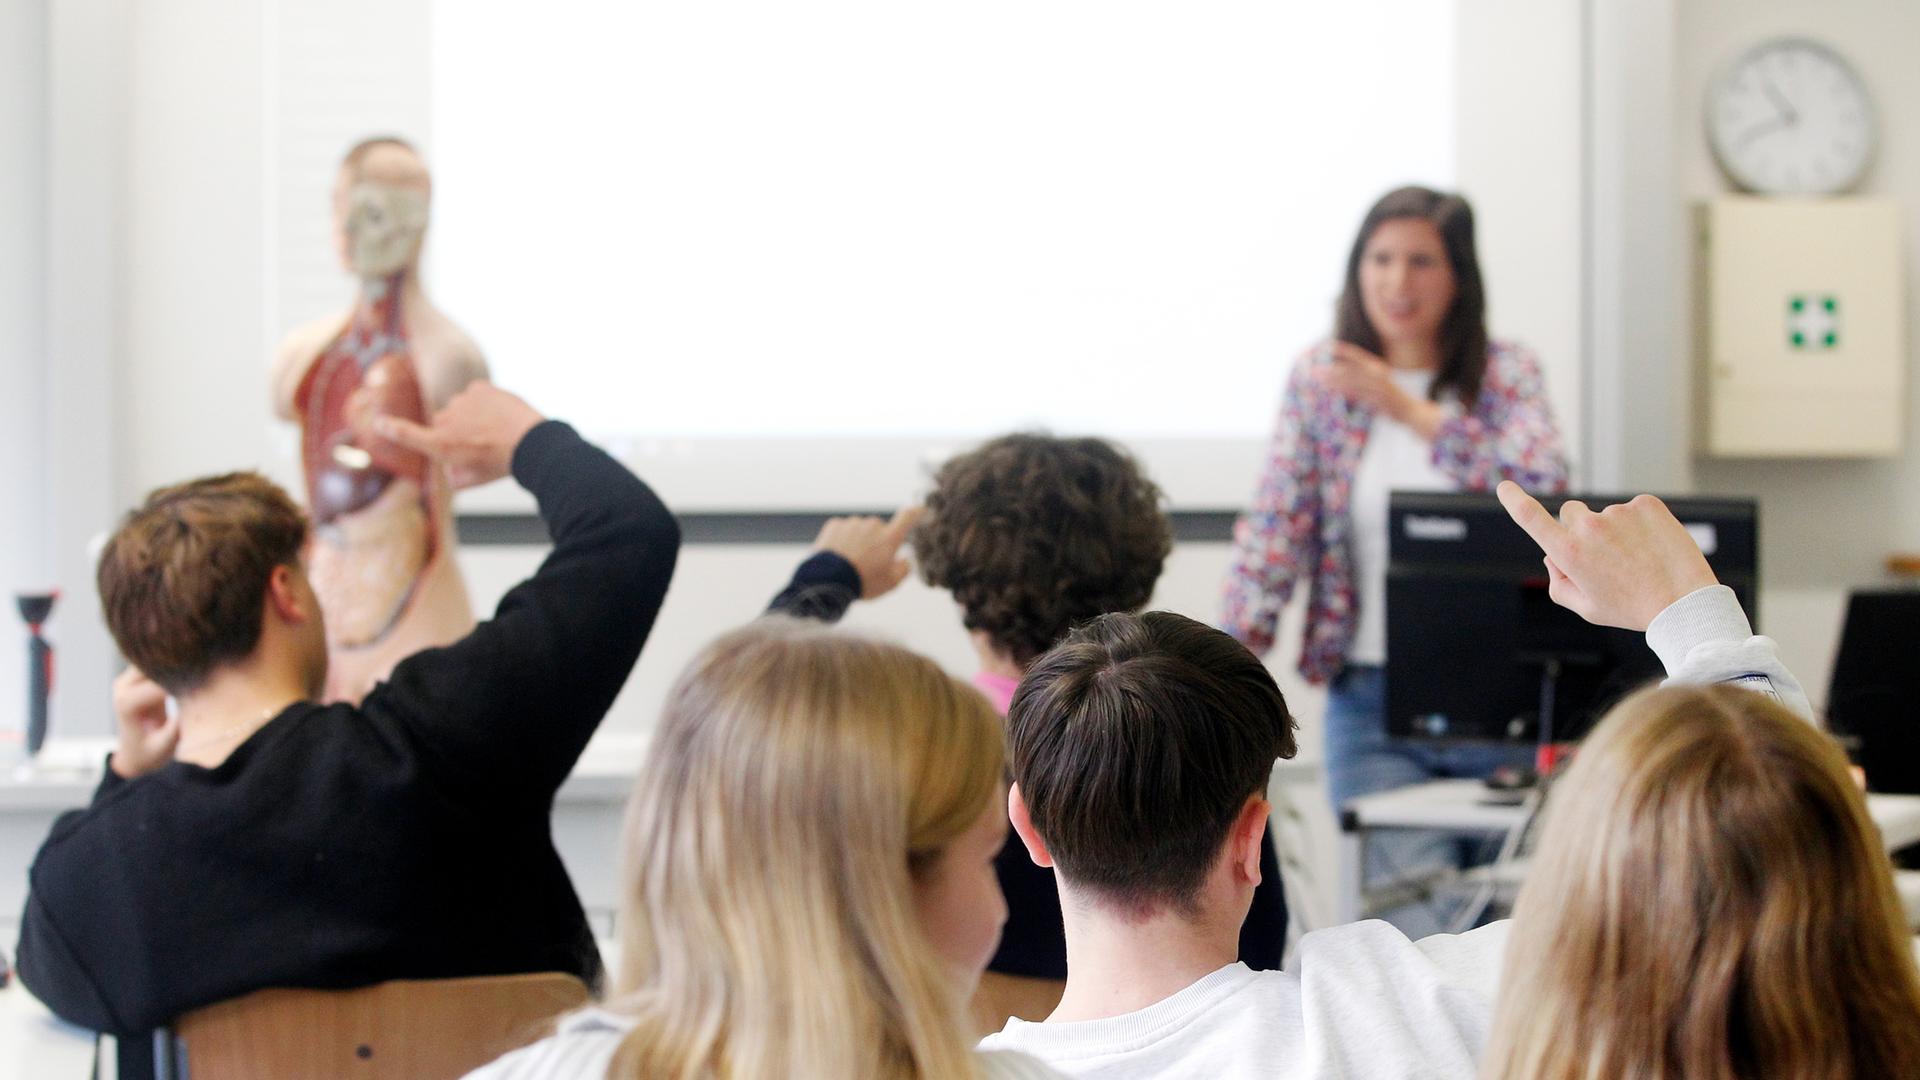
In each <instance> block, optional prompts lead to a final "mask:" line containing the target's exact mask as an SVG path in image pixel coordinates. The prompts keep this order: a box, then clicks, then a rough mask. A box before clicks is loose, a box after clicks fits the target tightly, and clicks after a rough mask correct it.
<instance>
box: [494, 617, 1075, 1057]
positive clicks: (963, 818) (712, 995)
mask: <svg viewBox="0 0 1920 1080" xmlns="http://www.w3.org/2000/svg"><path fill="white" fill-rule="evenodd" d="M1003 766H1004V749H1003V743H1002V736H1001V725H1000V719H999V717H998V716H997V715H995V713H994V711H993V709H992V708H991V707H990V706H989V705H988V704H987V702H986V700H985V699H983V698H982V697H981V696H980V695H979V694H978V693H976V692H974V691H973V690H972V689H971V688H969V687H967V686H966V685H964V684H963V683H960V682H958V681H956V680H955V679H953V678H952V677H950V676H948V675H947V674H945V673H944V672H942V671H941V670H940V669H939V668H938V667H937V666H936V665H935V664H934V663H933V662H932V661H930V660H927V659H925V658H924V657H921V656H919V655H917V654H914V653H912V652H909V651H907V650H905V649H902V648H899V647H897V646H893V645H886V644H881V643H878V642H874V641H869V640H866V639H863V638H859V637H855V636H850V635H847V634H844V633H838V632H835V631H833V630H831V629H828V628H826V627H824V626H820V625H818V624H815V623H806V622H802V621H800V620H796V619H790V618H786V617H782V616H771V617H768V618H765V619H762V620H760V621H759V622H757V623H755V624H753V625H751V626H749V627H747V628H745V629H741V630H737V631H734V632H733V633H730V634H728V635H726V636H725V637H722V638H721V639H720V640H718V641H717V642H715V643H714V644H713V645H712V646H710V647H709V648H708V649H707V650H706V652H705V653H704V654H702V655H701V656H700V657H699V658H698V659H696V660H695V661H694V663H693V664H692V666H691V667H690V668H689V669H688V670H687V671H686V672H685V673H684V674H682V676H681V677H680V680H679V682H678V683H677V684H676V686H675V687H674V689H673V691H672V692H671V694H670V696H669V698H668V701H667V704H666V707H665V711H664V713H663V715H662V717H661V720H660V726H659V728H658V730H657V731H656V733H655V735H654V744H653V750H652V752H651V753H650V754H649V755H648V759H647V763H646V765H645V767H644V768H643V769H642V771H641V773H640V776H639V778H638V780H637V781H636V783H635V788H634V796H633V801H632V803H631V804H630V806H629V809H628V814H627V826H626V852H625V855H626V860H627V869H626V872H625V873H626V895H625V898H624V901H623V904H622V909H621V914H620V924H619V925H620V931H621V955H620V960H619V963H618V966H617V978H616V980H615V984H614V987H613V992H612V993H611V994H610V995H609V997H608V999H607V1002H606V1004H605V1005H604V1006H602V1007H599V1008H595V1009H589V1010H587V1011H585V1012H582V1013H578V1014H575V1015H573V1016H571V1017H568V1018H566V1019H564V1020H562V1021H561V1023H560V1027H559V1031H558V1033H557V1034H556V1035H554V1036H553V1037H552V1038H549V1039H547V1040H545V1041H543V1042H541V1043H538V1044H535V1045H534V1046H532V1047H529V1048H527V1049H525V1050H521V1051H518V1052H516V1053H514V1054H511V1055H508V1056H507V1057H505V1058H502V1059H501V1060H499V1061H497V1062H495V1063H493V1064H492V1065H489V1066H487V1067H486V1068H484V1069H481V1070H480V1071H479V1072H477V1073H475V1074H473V1075H474V1077H476V1078H483V1080H522V1078H545V1077H579V1078H586V1077H596V1078H597V1077H608V1078H615V1080H625V1078H636V1080H637V1078H641V1077H644V1078H647V1080H655V1078H694V1077H700V1078H761V1077H789V1076H808V1077H812V1076H819V1077H846V1078H875V1080H879V1078H892V1077H900V1078H921V1077H925V1078H942V1080H944V1078H948V1077H983V1078H1041V1077H1051V1076H1055V1075H1057V1074H1055V1073H1053V1072H1051V1071H1050V1070H1048V1069H1046V1068H1045V1067H1044V1066H1042V1065H1040V1064H1039V1063H1038V1062H1035V1061H1033V1060H1032V1059H1031V1058H1027V1057H1024V1056H1022V1055H1019V1054H1013V1053H1007V1052H998V1053H993V1052H979V1051H976V1050H974V1048H973V1046H972V1040H971V1038H970V1037H969V1036H968V1035H967V1034H966V1033H965V1028H964V1019H963V1017H964V1005H965V1002H966V999H967V996H968V995H969V994H970V993H971V992H972V990H973V986H974V983H975V982H976V981H977V980H978V979H979V977H980V971H981V969H982V968H983V967H984V966H985V965H986V962H987V958H988V957H989V956H991V955H992V954H993V950H994V947H995V944H996V943H997V942H998V940H999V937H1000V926H1001V923H1002V922H1003V921H1004V920H1005V918H1006V905H1005V903H1004V901H1003V900H1002V899H1001V896H1000V890H999V886H998V885H997V883H996V881H995V878H994V865H993V860H994V856H995V854H996V853H997V852H998V851H999V849H1000V844H1001V842H1002V840H1003V839H1004V838H1005V835H1006V816H1005V806H1006V803H1005V791H1004V786H1003V781H1002V769H1003Z"/></svg>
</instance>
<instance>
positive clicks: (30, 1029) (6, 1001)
mask: <svg viewBox="0 0 1920 1080" xmlns="http://www.w3.org/2000/svg"><path fill="white" fill-rule="evenodd" d="M19 931H20V923H19V920H18V919H17V918H16V917H15V916H14V915H12V914H7V915H0V939H4V940H5V941H6V943H7V952H8V955H12V952H13V943H14V941H15V940H16V939H18V938H19V936H20V934H19ZM93 1044H94V1038H93V1032H91V1031H86V1030H83V1029H81V1028H77V1027H73V1026H72V1025H70V1024H63V1023H61V1022H60V1021H58V1020H55V1019H54V1018H53V1014H52V1013H50V1012H48V1011H47V1007H46V1006H45V1005H42V1004H40V1002H39V1000H38V999H37V998H35V997H34V996H33V995H32V994H29V993H28V992H27V988H26V987H24V986H22V985H20V980H19V978H18V977H15V978H14V979H12V980H10V981H9V982H8V983H7V985H6V988H5V989H0V1076H4V1077H20V1078H21V1080H27V1078H29V1077H31V1078H32V1080H42V1078H44V1080H82V1078H83V1077H91V1076H92V1075H93Z"/></svg>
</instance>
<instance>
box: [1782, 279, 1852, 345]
mask: <svg viewBox="0 0 1920 1080" xmlns="http://www.w3.org/2000/svg"><path fill="white" fill-rule="evenodd" d="M1787 344H1788V345H1790V346H1792V347H1793V348H1795V349H1799V350H1802V351H1808V350H1815V349H1818V350H1826V349H1831V348H1833V347H1835V346H1836V345H1839V344H1840V298H1839V297H1837V296H1834V295H1833V294H1832V293H1794V294H1793V295H1792V296H1789V297H1787Z"/></svg>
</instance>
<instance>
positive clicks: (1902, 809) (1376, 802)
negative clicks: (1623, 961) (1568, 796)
mask: <svg viewBox="0 0 1920 1080" xmlns="http://www.w3.org/2000/svg"><path fill="white" fill-rule="evenodd" d="M1487 796H1488V791H1487V786H1486V785H1485V784H1483V783H1481V782H1480V781H1478V780H1435V781H1432V782H1431V783H1426V784H1411V785H1409V786H1407V787H1402V788H1394V789H1392V790H1391V791H1382V792H1379V793H1377V794H1373V795H1362V796H1361V797H1359V798H1357V799H1354V800H1352V801H1351V802H1349V803H1347V805H1346V806H1345V807H1344V808H1342V811H1341V814H1340V868H1339V878H1338V880H1337V881H1336V883H1335V887H1336V890H1337V893H1338V895H1337V897H1336V900H1335V905H1334V908H1335V912H1334V913H1335V916H1336V918H1337V919H1338V921H1340V922H1353V921H1355V920H1357V919H1363V918H1366V917H1367V914H1368V912H1369V911H1370V910H1372V909H1371V907H1370V905H1369V900H1368V896H1367V889H1366V882H1365V881H1364V880H1363V873H1364V871H1363V869H1362V868H1363V867H1364V866H1365V865H1366V844H1367V834H1368V833H1369V832H1372V831H1373V830H1375V829H1435V830H1440V831H1444V832H1459V833H1479V834H1481V835H1505V834H1506V833H1507V832H1508V831H1509V830H1511V829H1514V828H1517V827H1519V826H1520V825H1521V823H1522V822H1523V821H1524V820H1525V818H1526V808H1525V807H1523V806H1502V805H1498V804H1490V803H1488V802H1487V801H1486V799H1487ZM1867 812H1868V813H1870V814H1872V815H1873V821H1874V824H1876V825H1878V826H1879V827H1880V838H1881V841H1882V842H1883V843H1884V844H1885V845H1886V848H1887V850H1888V851H1895V850H1898V849H1900V848H1903V847H1906V846H1908V845H1910V844H1915V843H1920V795H1868V796H1867Z"/></svg>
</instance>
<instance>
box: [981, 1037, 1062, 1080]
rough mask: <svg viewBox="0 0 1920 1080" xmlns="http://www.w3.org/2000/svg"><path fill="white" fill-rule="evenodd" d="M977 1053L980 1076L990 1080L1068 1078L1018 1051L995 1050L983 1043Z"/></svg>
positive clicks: (1057, 1079)
mask: <svg viewBox="0 0 1920 1080" xmlns="http://www.w3.org/2000/svg"><path fill="white" fill-rule="evenodd" d="M988 1038H992V1036H988ZM977 1053H978V1054H979V1057H980V1074H981V1075H982V1076H985V1077H987V1078H988V1080H1062V1078H1064V1077H1065V1076H1066V1074H1065V1073H1062V1072H1059V1071H1056V1070H1055V1069H1054V1068H1053V1067H1052V1066H1050V1065H1048V1064H1047V1063H1046V1062H1044V1061H1041V1060H1040V1059H1039V1058H1037V1057H1033V1056H1032V1055H1030V1054H1023V1053H1021V1052H1020V1051H1018V1050H995V1049H992V1048H990V1047H988V1046H987V1045H986V1044H985V1043H982V1044H981V1047H980V1049H979V1050H978V1051H977Z"/></svg>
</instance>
